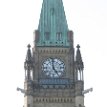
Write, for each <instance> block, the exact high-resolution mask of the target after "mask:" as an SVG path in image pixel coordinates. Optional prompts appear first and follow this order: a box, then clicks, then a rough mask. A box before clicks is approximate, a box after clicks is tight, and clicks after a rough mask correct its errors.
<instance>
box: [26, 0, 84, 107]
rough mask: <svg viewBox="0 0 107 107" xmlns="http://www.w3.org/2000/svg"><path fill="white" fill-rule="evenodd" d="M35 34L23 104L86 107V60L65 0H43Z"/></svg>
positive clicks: (31, 106) (37, 106)
mask: <svg viewBox="0 0 107 107" xmlns="http://www.w3.org/2000/svg"><path fill="white" fill-rule="evenodd" d="M34 34H35V35H34V36H35V38H34V47H33V48H32V50H31V49H30V45H28V50H27V55H26V60H25V63H24V67H25V81H24V93H25V95H24V107H84V95H83V94H82V92H83V90H84V80H83V69H84V64H83V61H82V57H81V52H80V46H79V45H77V47H76V49H75V48H74V45H73V44H74V43H73V31H72V30H69V29H68V25H67V21H66V16H65V12H64V7H63V2H62V0H43V4H42V9H41V15H40V20H39V25H38V28H37V30H35V33H34ZM74 50H76V54H75V51H74Z"/></svg>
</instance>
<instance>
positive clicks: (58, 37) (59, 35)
mask: <svg viewBox="0 0 107 107" xmlns="http://www.w3.org/2000/svg"><path fill="white" fill-rule="evenodd" d="M56 38H57V41H61V40H62V33H61V32H58V33H57V34H56Z"/></svg>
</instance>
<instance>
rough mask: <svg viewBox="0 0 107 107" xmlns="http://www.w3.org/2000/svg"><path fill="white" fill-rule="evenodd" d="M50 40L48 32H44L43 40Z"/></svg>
mask: <svg viewBox="0 0 107 107" xmlns="http://www.w3.org/2000/svg"><path fill="white" fill-rule="evenodd" d="M49 39H50V33H49V32H45V40H49Z"/></svg>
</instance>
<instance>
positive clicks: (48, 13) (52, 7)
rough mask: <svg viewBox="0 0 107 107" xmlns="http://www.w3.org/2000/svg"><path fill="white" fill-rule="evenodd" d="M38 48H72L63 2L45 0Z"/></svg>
mask: <svg viewBox="0 0 107 107" xmlns="http://www.w3.org/2000/svg"><path fill="white" fill-rule="evenodd" d="M38 31H39V41H38V42H37V46H70V43H69V42H68V41H69V40H68V36H67V35H68V31H69V30H68V25H67V21H66V16H65V12H64V7H63V2H62V0H43V4H42V9H41V15H40V20H39V26H38Z"/></svg>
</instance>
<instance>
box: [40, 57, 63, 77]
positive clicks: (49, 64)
mask: <svg viewBox="0 0 107 107" xmlns="http://www.w3.org/2000/svg"><path fill="white" fill-rule="evenodd" d="M64 70H65V64H64V62H62V61H61V60H60V59H57V58H48V59H46V60H45V61H44V62H43V64H42V71H43V73H45V75H46V76H48V77H52V78H58V77H61V76H62V75H63V74H64Z"/></svg>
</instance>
